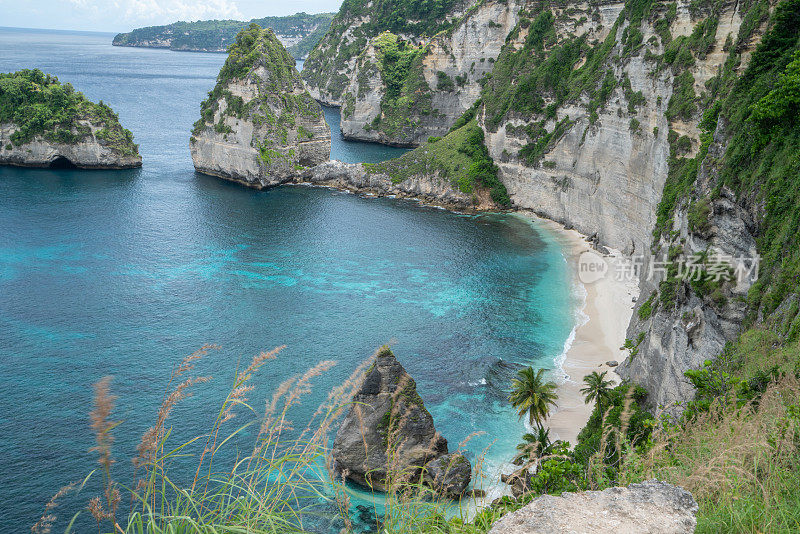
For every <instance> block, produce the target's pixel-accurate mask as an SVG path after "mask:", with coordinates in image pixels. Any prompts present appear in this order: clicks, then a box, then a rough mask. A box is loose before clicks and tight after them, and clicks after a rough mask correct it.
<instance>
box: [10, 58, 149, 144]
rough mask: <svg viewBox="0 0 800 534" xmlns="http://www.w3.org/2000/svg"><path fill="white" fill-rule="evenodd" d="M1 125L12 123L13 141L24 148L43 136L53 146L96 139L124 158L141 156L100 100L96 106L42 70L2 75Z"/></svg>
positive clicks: (129, 136)
mask: <svg viewBox="0 0 800 534" xmlns="http://www.w3.org/2000/svg"><path fill="white" fill-rule="evenodd" d="M0 123H11V124H13V125H14V127H15V128H16V131H15V132H14V133H13V134H12V135H11V142H12V143H13V144H14V145H16V146H19V145H24V144H25V143H28V142H30V141H31V140H33V138H34V137H36V136H38V135H40V136H42V137H43V138H44V139H45V140H47V141H50V142H53V143H66V144H74V143H77V142H79V141H81V140H83V139H84V138H86V137H87V136H91V132H92V127H94V128H95V129H97V133H96V136H97V137H98V138H99V139H100V140H101V142H103V143H105V144H107V145H108V146H110V147H111V148H113V149H114V150H116V151H117V152H119V153H120V154H122V155H133V154H137V153H138V147H137V145H135V144H134V143H133V134H132V133H131V132H130V131H128V130H126V129H125V128H123V127H122V126H121V125H120V123H119V117H118V116H117V115H116V114H115V113H114V111H113V110H112V109H111V108H110V107H108V106H107V105H105V104H104V103H103V101H102V100H101V101H100V102H99V103H97V104H95V103H94V102H91V101H89V100H87V99H86V97H85V96H83V94H82V93H80V92H77V91H75V89H74V88H73V87H72V85H71V84H69V83H65V84H62V83H61V82H59V81H58V78H56V77H55V76H51V75H49V74H45V73H43V72H42V71H40V70H38V69H35V70H21V71H19V72H11V73H0Z"/></svg>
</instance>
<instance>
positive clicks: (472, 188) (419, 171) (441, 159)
mask: <svg viewBox="0 0 800 534" xmlns="http://www.w3.org/2000/svg"><path fill="white" fill-rule="evenodd" d="M364 166H365V167H366V168H367V171H368V172H371V173H383V174H387V175H389V176H390V177H391V179H392V181H393V182H394V183H400V182H402V181H404V180H407V179H408V178H411V177H412V176H419V175H437V176H439V177H440V178H442V179H445V180H448V181H449V182H450V183H451V184H452V186H453V187H454V188H455V189H458V190H459V191H461V192H462V193H467V194H473V198H474V200H475V202H476V203H477V202H478V197H477V191H478V189H488V190H489V194H490V196H491V199H492V200H493V201H494V202H495V203H496V204H498V205H499V206H503V207H506V206H509V205H510V203H511V201H510V200H509V198H508V192H507V191H506V188H505V186H504V185H503V184H502V182H500V180H499V178H498V177H497V171H498V169H497V166H496V165H495V164H494V162H493V161H492V159H491V157H490V156H489V151H488V150H487V149H486V146H485V145H484V143H483V130H482V129H481V128H480V127H479V126H478V124H477V122H475V121H474V120H472V121H470V122H469V123H467V124H466V125H464V126H462V127H460V128H459V129H457V130H454V131H452V132H450V133H449V134H447V135H446V136H445V137H443V138H441V139H437V138H431V139H430V140H429V142H428V143H426V144H425V145H423V146H421V147H419V148H416V149H414V150H412V151H411V152H408V153H406V154H403V155H402V156H400V157H399V158H396V159H392V160H388V161H384V162H382V163H375V164H365V165H364Z"/></svg>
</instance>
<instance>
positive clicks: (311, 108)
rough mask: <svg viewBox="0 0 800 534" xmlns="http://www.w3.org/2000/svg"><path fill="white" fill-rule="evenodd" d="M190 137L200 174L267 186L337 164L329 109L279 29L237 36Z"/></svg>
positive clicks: (256, 29) (252, 28) (248, 31)
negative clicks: (308, 84) (309, 88)
mask: <svg viewBox="0 0 800 534" xmlns="http://www.w3.org/2000/svg"><path fill="white" fill-rule="evenodd" d="M200 113H201V117H200V119H199V120H198V121H197V122H196V123H195V125H194V130H193V131H192V137H191V150H192V160H193V161H194V166H195V169H196V170H197V171H199V172H202V173H205V174H211V175H214V176H219V177H222V178H226V179H230V180H234V181H238V182H241V183H244V184H246V185H250V186H254V187H267V186H270V185H276V184H280V183H283V182H286V181H288V180H290V179H291V178H292V177H294V176H297V174H298V173H299V172H301V171H302V170H304V169H305V168H306V167H310V166H314V165H317V164H319V163H323V162H325V161H328V159H330V149H331V136H330V129H329V128H328V125H327V124H326V123H325V118H324V115H323V113H322V109H321V108H320V107H319V104H317V102H316V101H314V99H313V98H311V96H310V95H309V94H308V92H306V90H305V88H304V87H303V82H302V81H301V80H300V74H299V73H298V72H297V69H296V68H295V66H294V59H292V57H291V56H290V55H289V54H288V52H287V51H286V49H285V48H284V47H283V46H282V45H281V43H280V42H279V41H278V39H277V38H276V37H275V34H274V33H273V32H272V30H269V29H266V30H264V29H261V28H260V27H259V26H258V25H256V24H251V25H250V27H249V28H247V29H246V30H242V31H241V32H239V34H238V35H237V36H236V42H235V43H234V44H233V45H231V47H230V48H229V50H228V59H227V60H226V61H225V65H223V67H222V69H221V70H220V73H219V76H218V77H217V85H216V86H215V87H214V89H213V90H212V91H211V92H210V93H209V95H208V98H207V99H206V100H204V101H203V103H202V105H201V110H200Z"/></svg>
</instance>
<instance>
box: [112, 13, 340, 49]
mask: <svg viewBox="0 0 800 534" xmlns="http://www.w3.org/2000/svg"><path fill="white" fill-rule="evenodd" d="M333 15H334V14H333V13H320V14H318V15H309V14H306V13H297V14H295V15H290V16H287V17H264V18H261V19H253V20H251V21H250V22H249V23H248V22H243V21H239V20H199V21H196V22H183V21H182V22H175V23H173V24H168V25H165V26H148V27H146V28H136V29H135V30H132V31H130V32H127V33H120V34H117V35H116V37H114V45H116V46H144V47H148V46H158V47H164V48H171V49H173V50H191V51H224V50H225V49H227V47H228V46H229V45H230V44H231V43H232V42H233V41H234V40H235V38H236V34H237V33H238V32H239V31H241V30H242V29H244V28H246V27H247V26H248V25H249V24H258V25H259V26H261V27H262V28H270V29H272V30H273V31H274V32H275V33H276V34H277V35H282V36H286V37H291V38H302V40H301V41H300V42H298V43H297V44H295V45H292V46H290V47H289V53H290V54H292V56H293V57H295V58H302V57H305V56H306V55H307V54H308V53H309V52H310V51H311V50H312V49H313V48H314V47H315V46H316V45H317V43H318V42H319V41H320V39H322V37H323V36H324V35H325V33H326V32H327V31H328V29H329V28H330V25H331V20H333Z"/></svg>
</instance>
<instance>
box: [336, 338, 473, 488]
mask: <svg viewBox="0 0 800 534" xmlns="http://www.w3.org/2000/svg"><path fill="white" fill-rule="evenodd" d="M333 459H334V461H335V468H336V470H337V472H339V473H340V474H341V475H342V476H343V477H344V478H346V479H348V480H351V481H353V482H356V483H358V484H361V485H363V486H367V487H371V488H372V489H375V490H378V491H385V490H386V487H387V482H388V479H391V481H392V482H411V483H415V482H419V481H420V480H422V481H423V482H425V483H426V484H428V485H429V486H431V487H433V488H434V489H436V490H437V491H439V492H441V493H442V494H445V495H447V496H450V497H458V496H461V495H463V494H464V492H465V491H466V489H467V486H468V485H469V482H470V477H471V473H472V468H471V466H470V463H469V460H467V459H466V458H465V457H464V456H462V455H461V454H459V453H453V454H449V453H448V449H447V440H446V439H445V438H444V437H442V436H441V435H440V434H439V433H438V432H436V428H434V425H433V417H432V416H431V414H430V412H428V410H427V409H425V403H424V402H423V401H422V398H421V397H420V396H419V394H418V393H417V386H416V383H415V382H414V379H413V378H411V376H409V374H408V373H407V372H406V370H405V369H404V368H403V366H402V365H400V362H398V361H397V358H395V356H394V354H393V353H392V351H391V350H390V349H389V348H388V347H384V348H382V349H381V350H380V351H379V352H378V355H377V358H376V359H375V363H374V364H373V365H372V367H370V368H369V369H368V370H367V372H366V375H365V377H364V382H363V384H362V385H361V388H360V389H359V390H358V391H357V392H356V394H355V395H354V396H353V403H352V406H351V408H350V411H349V412H348V414H347V416H346V417H345V418H344V420H343V421H342V425H341V427H339V432H338V433H337V434H336V439H335V440H334V443H333Z"/></svg>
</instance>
